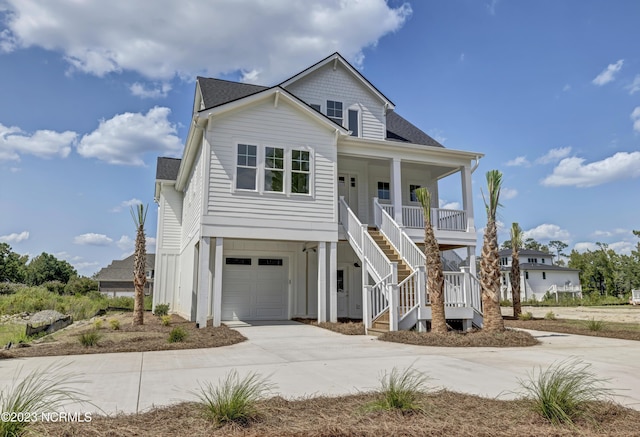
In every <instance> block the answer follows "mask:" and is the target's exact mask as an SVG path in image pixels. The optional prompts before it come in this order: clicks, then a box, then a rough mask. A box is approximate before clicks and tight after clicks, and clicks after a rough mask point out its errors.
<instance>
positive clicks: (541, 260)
mask: <svg viewBox="0 0 640 437" xmlns="http://www.w3.org/2000/svg"><path fill="white" fill-rule="evenodd" d="M498 255H499V256H500V271H501V278H500V280H501V287H500V291H501V293H500V294H501V296H500V297H501V299H504V300H507V299H509V300H510V299H511V280H510V276H511V261H512V256H511V255H512V251H511V249H504V250H501V251H500V252H498ZM518 260H519V261H520V300H521V301H522V302H524V301H526V300H542V298H543V297H544V296H545V295H546V294H547V293H549V295H552V296H553V297H554V298H555V299H556V301H557V300H559V299H560V298H561V297H562V296H571V297H581V296H582V287H581V285H580V271H579V270H576V269H571V268H568V267H562V266H558V265H554V264H553V255H551V254H549V253H546V252H542V251H539V250H531V249H520V250H519V251H518Z"/></svg>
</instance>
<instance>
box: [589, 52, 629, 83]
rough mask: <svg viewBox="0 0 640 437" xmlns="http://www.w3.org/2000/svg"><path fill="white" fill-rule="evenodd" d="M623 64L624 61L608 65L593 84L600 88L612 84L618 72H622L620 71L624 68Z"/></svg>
mask: <svg viewBox="0 0 640 437" xmlns="http://www.w3.org/2000/svg"><path fill="white" fill-rule="evenodd" d="M623 63H624V59H620V60H619V61H618V62H616V63H615V64H609V65H607V68H605V69H604V70H602V72H601V73H600V74H599V75H597V76H596V77H595V79H593V80H592V81H591V82H592V83H593V84H594V85H598V86H602V85H605V84H607V83H609V82H612V81H613V80H615V77H614V76H615V74H616V73H617V72H618V71H620V69H621V68H622V64H623Z"/></svg>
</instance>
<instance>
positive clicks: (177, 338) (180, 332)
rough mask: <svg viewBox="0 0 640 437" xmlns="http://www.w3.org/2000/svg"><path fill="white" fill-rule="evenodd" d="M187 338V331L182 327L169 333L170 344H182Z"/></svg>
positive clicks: (177, 327)
mask: <svg viewBox="0 0 640 437" xmlns="http://www.w3.org/2000/svg"><path fill="white" fill-rule="evenodd" d="M186 338H187V331H185V330H184V328H182V327H180V326H176V327H175V328H173V329H172V330H171V332H170V333H169V343H180V342H183V341H185V339H186Z"/></svg>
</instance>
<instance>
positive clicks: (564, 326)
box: [504, 317, 640, 341]
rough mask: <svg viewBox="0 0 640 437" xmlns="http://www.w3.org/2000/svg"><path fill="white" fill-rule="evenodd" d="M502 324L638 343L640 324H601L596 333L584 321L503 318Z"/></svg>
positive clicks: (639, 339)
mask: <svg viewBox="0 0 640 437" xmlns="http://www.w3.org/2000/svg"><path fill="white" fill-rule="evenodd" d="M504 324H505V326H508V327H510V328H522V329H533V330H536V331H550V332H561V333H564V334H576V335H589V336H591V337H606V338H620V339H623V340H636V341H640V324H635V323H614V322H603V323H602V327H601V329H600V330H598V331H595V330H592V329H590V328H589V321H585V320H568V319H567V320H560V319H556V320H547V319H535V318H534V319H532V320H513V318H507V317H505V320H504Z"/></svg>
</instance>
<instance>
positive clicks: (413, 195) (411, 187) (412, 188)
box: [409, 184, 422, 202]
mask: <svg viewBox="0 0 640 437" xmlns="http://www.w3.org/2000/svg"><path fill="white" fill-rule="evenodd" d="M418 188H422V186H421V185H413V184H410V185H409V200H410V201H412V202H417V201H418V196H416V190H417V189H418Z"/></svg>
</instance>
